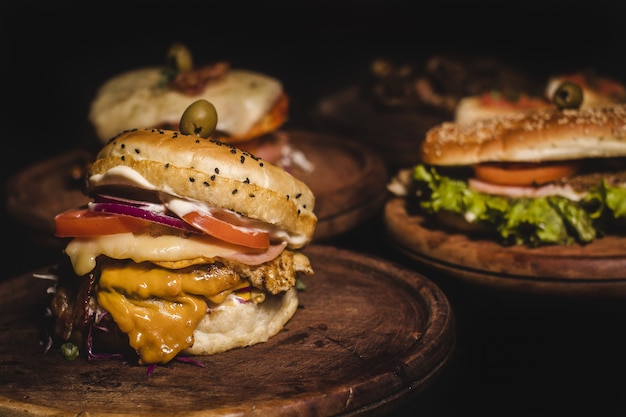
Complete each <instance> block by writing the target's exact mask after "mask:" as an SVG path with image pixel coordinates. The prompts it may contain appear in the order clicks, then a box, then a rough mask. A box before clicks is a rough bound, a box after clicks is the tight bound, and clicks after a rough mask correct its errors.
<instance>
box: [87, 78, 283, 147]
mask: <svg viewBox="0 0 626 417" xmlns="http://www.w3.org/2000/svg"><path fill="white" fill-rule="evenodd" d="M201 70H202V68H201V69H198V70H197V71H201ZM216 71H217V70H216ZM220 71H221V72H223V74H220V76H219V77H218V76H215V77H214V78H212V79H210V80H209V81H208V82H207V83H206V85H204V84H203V85H201V87H202V88H201V89H200V91H195V90H192V91H191V92H190V91H180V90H179V89H176V88H173V87H171V86H170V84H167V83H164V68H163V67H151V68H141V69H136V70H133V71H128V72H125V73H123V74H120V75H118V76H116V77H114V78H112V79H110V80H108V81H107V82H105V83H104V84H103V85H102V86H101V87H100V88H99V90H98V91H97V93H96V97H95V98H94V100H93V101H92V103H91V108H90V111H89V120H90V121H91V123H92V125H93V127H94V129H95V132H96V135H97V136H98V139H99V140H100V141H101V142H102V143H106V142H107V141H108V140H109V139H110V138H111V137H112V136H113V135H116V134H117V133H119V132H121V131H124V130H128V129H135V128H139V129H144V128H168V129H172V130H178V125H179V122H180V117H181V115H182V114H183V112H184V111H185V109H186V108H187V107H188V106H189V105H190V104H191V103H193V102H195V101H197V100H200V99H205V100H207V101H209V102H211V103H212V104H213V105H214V106H215V108H216V110H217V113H218V114H219V119H218V122H217V131H218V132H219V133H220V140H222V141H224V142H229V143H236V142H241V141H247V140H250V139H252V138H255V137H258V136H261V135H263V134H267V133H269V132H273V131H274V130H276V129H278V128H279V127H280V126H281V125H283V124H284V123H285V121H286V120H287V117H288V116H287V110H288V98H287V96H286V94H285V92H284V91H283V86H282V83H280V82H279V81H278V80H277V79H275V78H273V77H270V76H267V75H264V74H260V73H257V72H254V71H247V70H239V69H230V68H229V67H228V66H224V69H221V70H220Z"/></svg>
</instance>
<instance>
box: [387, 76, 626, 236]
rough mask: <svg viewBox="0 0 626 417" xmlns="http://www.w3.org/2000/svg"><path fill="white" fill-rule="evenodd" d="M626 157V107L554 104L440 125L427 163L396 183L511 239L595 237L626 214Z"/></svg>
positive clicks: (420, 204) (457, 219) (425, 208)
mask: <svg viewBox="0 0 626 417" xmlns="http://www.w3.org/2000/svg"><path fill="white" fill-rule="evenodd" d="M566 87H567V88H565V89H564V90H563V91H561V93H562V94H561V100H564V99H565V97H566V96H567V95H566V94H564V93H566V92H568V91H570V90H569V89H570V88H572V85H571V84H568V85H567V86H566ZM573 91H575V89H574V90H573ZM578 92H580V91H579V90H578ZM574 96H575V97H577V102H576V103H575V104H576V105H579V104H580V99H581V97H580V94H574V95H572V96H571V97H574ZM565 101H567V100H565ZM625 158H626V106H624V105H614V106H609V107H602V108H586V109H577V108H569V109H568V108H562V107H557V106H554V107H553V108H548V109H539V110H533V111H529V112H521V113H514V114H511V115H507V116H502V117H496V118H487V119H482V120H478V121H476V122H472V123H467V124H459V123H452V122H446V123H442V124H440V125H437V126H435V127H433V128H432V129H430V130H429V131H428V133H427V135H426V138H425V140H424V142H423V143H422V146H421V163H420V164H418V165H416V166H414V167H413V168H412V169H408V170H403V171H401V172H399V173H398V175H397V176H396V177H395V178H394V179H393V180H392V182H391V183H390V184H389V187H388V188H389V190H390V191H391V192H393V193H394V194H396V195H404V196H406V197H407V198H408V199H409V201H411V204H410V205H411V206H412V207H413V209H416V210H418V211H419V212H421V213H425V214H427V215H431V216H433V218H436V219H437V220H438V222H439V224H441V225H445V226H446V227H451V228H452V229H453V230H456V231H463V232H464V233H481V234H487V235H490V236H491V237H492V238H495V239H498V240H499V241H501V242H502V243H505V244H527V245H531V246H536V245H545V244H557V245H568V244H572V243H574V242H578V243H581V244H585V243H589V242H592V241H593V240H594V239H597V238H600V237H602V236H603V235H605V234H606V233H609V232H611V233H614V231H615V230H616V229H615V226H616V224H617V223H620V222H621V219H622V218H623V217H624V216H626V170H625V167H626V165H625V164H626V159H625Z"/></svg>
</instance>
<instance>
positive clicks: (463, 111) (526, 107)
mask: <svg viewBox="0 0 626 417" xmlns="http://www.w3.org/2000/svg"><path fill="white" fill-rule="evenodd" d="M486 94H487V95H488V96H491V94H492V93H486ZM548 107H551V104H550V103H548V102H546V101H545V100H540V99H533V98H530V97H527V96H524V97H522V98H520V99H519V100H517V101H511V100H505V99H500V100H494V99H487V98H486V95H485V94H483V95H475V96H467V97H463V98H462V99H460V100H459V102H458V104H457V106H456V108H455V111H454V121H455V122H457V123H471V122H473V121H475V120H478V119H486V118H489V117H498V116H504V115H507V114H510V113H514V112H524V111H530V110H536V109H545V108H548Z"/></svg>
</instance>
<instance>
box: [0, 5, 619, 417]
mask: <svg viewBox="0 0 626 417" xmlns="http://www.w3.org/2000/svg"><path fill="white" fill-rule="evenodd" d="M7 3H8V4H7ZM624 12H626V6H624V5H623V3H620V2H607V1H600V2H569V1H568V2H566V1H558V2H548V1H517V2H507V1H478V2H469V1H463V2H461V1H451V0H441V1H433V2H432V3H431V2H426V1H415V2H409V1H407V2H400V1H389V0H387V1H382V0H370V1H312V0H302V1H290V2H286V1H285V2H282V1H256V2H248V1H227V2H223V3H221V2H220V3H217V2H209V1H207V2H192V1H177V2H171V3H157V2H132V4H131V2H118V1H108V2H80V3H78V2H63V1H61V2H33V1H21V2H15V3H13V4H12V3H9V2H3V4H2V6H0V42H1V43H0V47H1V52H2V53H1V55H0V80H1V83H2V84H0V97H1V99H2V107H1V110H0V117H1V119H0V122H1V126H2V137H1V138H0V140H1V141H2V143H3V146H2V160H3V164H2V170H1V178H0V180H1V181H2V184H4V183H5V182H6V180H7V179H8V178H9V177H10V176H12V175H14V174H15V173H17V172H19V171H20V170H21V169H23V168H24V167H25V166H27V165H29V164H32V163H36V162H38V161H42V160H45V159H46V158H49V157H50V156H52V155H55V154H60V153H62V152H64V151H66V150H68V149H73V148H75V147H81V146H85V145H86V144H89V143H92V141H93V140H94V137H93V132H92V131H91V127H90V126H89V123H88V120H87V114H88V110H89V103H90V101H91V99H92V98H93V97H94V95H95V92H96V89H97V88H98V86H99V85H100V84H102V83H103V82H104V81H105V80H107V79H108V78H110V77H112V76H114V75H117V74H119V73H120V72H123V71H125V70H129V69H134V68H136V67H141V66H147V65H160V64H161V63H162V62H163V57H164V53H165V51H166V50H167V47H168V46H169V45H170V44H171V42H173V41H180V42H184V43H186V44H187V45H188V46H189V47H190V49H191V50H192V52H193V54H194V59H195V60H196V62H198V63H202V62H205V63H208V62H211V61H216V60H220V59H227V60H229V61H231V63H232V64H233V66H236V67H241V68H249V69H253V70H257V71H260V72H264V73H268V74H270V75H273V76H275V77H277V78H279V79H281V80H282V81H283V83H284V86H285V90H286V91H287V92H288V93H289V95H290V96H291V103H292V105H291V116H290V120H289V122H288V123H289V125H288V127H297V128H305V129H316V126H315V124H314V123H313V122H312V121H311V119H310V118H309V114H310V110H311V109H312V108H313V107H314V106H315V103H316V101H317V100H319V99H320V98H322V97H324V96H325V95H327V94H329V93H332V92H333V91H336V90H337V89H338V88H341V87H342V86H344V85H346V84H347V83H351V82H354V80H355V77H358V74H359V73H360V72H362V71H363V70H364V69H365V68H366V66H367V64H368V63H369V62H370V60H371V59H373V58H375V57H378V56H381V55H385V56H392V57H398V58H402V59H423V58H425V57H428V56H430V55H431V54H434V53H457V52H464V53H476V54H488V55H494V56H497V57H499V58H501V59H503V60H505V61H507V62H509V63H511V64H513V65H516V66H519V67H521V68H525V69H526V70H527V71H529V72H539V73H551V72H553V71H557V72H567V71H570V70H578V69H581V68H588V67H593V68H595V69H596V70H597V71H598V72H599V73H601V74H605V75H607V76H612V77H615V78H617V79H621V80H622V81H625V80H626V72H625V70H626V44H625V43H624V41H625V40H626V31H625V28H626V19H625V16H626V14H625V13H624ZM4 195H5V194H4V193H3V196H4ZM0 214H2V215H3V218H4V219H5V221H4V222H3V225H4V231H5V233H4V234H3V236H2V237H3V238H4V239H3V240H4V242H5V245H4V248H5V249H4V252H3V255H2V264H3V269H5V274H6V278H8V277H10V276H12V275H13V274H17V273H21V272H24V271H27V270H30V269H31V268H34V267H37V266H42V265H45V264H46V263H47V262H49V261H50V260H51V259H53V258H55V257H56V256H58V255H59V254H57V253H54V254H50V253H47V252H45V251H42V250H41V249H40V248H38V247H37V246H36V245H34V244H32V243H31V242H28V241H24V240H23V239H22V235H21V233H20V227H19V225H16V224H15V222H12V221H11V219H10V218H7V216H6V213H5V212H4V204H3V205H2V212H1V213H0ZM376 221H377V219H374V220H373V221H372V223H371V224H366V225H364V226H363V228H362V229H361V231H358V232H354V233H349V234H347V235H346V236H342V237H341V238H339V239H338V240H337V244H338V245H342V246H345V247H348V248H352V249H354V250H364V251H369V252H371V253H372V254H374V255H378V256H385V257H386V256H389V257H390V258H391V259H392V260H393V261H397V262H404V260H402V259H401V258H399V257H398V258H396V257H395V256H394V254H392V253H389V251H387V250H385V245H384V243H383V242H384V237H383V236H382V235H381V234H380V229H379V224H378V223H377V222H376ZM363 230H365V231H363ZM377 233H378V234H377ZM363 234H367V239H363V236H362V235H363ZM364 242H367V243H364ZM7 246H8V247H7ZM407 266H408V267H415V268H419V267H417V266H414V265H410V263H408V262H407ZM419 271H420V272H423V273H424V274H425V275H426V274H430V273H429V272H428V270H426V269H419ZM427 276H429V277H430V275H427ZM432 279H433V280H435V281H436V282H437V283H438V284H440V285H441V286H442V288H444V290H446V292H447V294H448V295H449V297H450V301H451V303H452V304H453V308H454V309H455V312H456V315H457V319H458V327H459V336H458V349H457V355H456V358H455V360H454V361H453V363H452V364H451V366H450V369H449V370H448V371H447V372H446V373H445V374H444V375H443V377H442V378H441V379H440V380H439V381H437V383H436V384H435V386H433V388H432V389H431V390H430V391H428V392H426V393H425V394H423V395H421V396H420V397H419V398H418V399H416V401H415V402H414V403H412V404H410V405H408V406H407V407H406V408H405V409H403V411H404V412H405V414H406V415H433V416H435V415H437V416H443V415H493V416H496V415H498V416H500V415H507V416H555V415H570V416H571V415H594V416H617V415H625V414H626V382H624V381H625V379H626V361H625V360H624V357H625V352H626V342H624V340H623V339H624V334H626V325H625V324H624V323H626V321H625V320H624V319H625V318H626V307H625V306H623V304H626V303H624V302H622V301H621V300H610V299H609V300H598V299H585V298H582V299H581V298H575V299H570V298H565V299H562V298H559V297H536V296H528V295H519V294H502V293H498V292H495V291H490V290H487V289H482V288H473V287H466V286H463V285H459V284H457V283H456V282H455V281H454V279H447V278H445V277H439V276H437V275H436V274H434V275H432Z"/></svg>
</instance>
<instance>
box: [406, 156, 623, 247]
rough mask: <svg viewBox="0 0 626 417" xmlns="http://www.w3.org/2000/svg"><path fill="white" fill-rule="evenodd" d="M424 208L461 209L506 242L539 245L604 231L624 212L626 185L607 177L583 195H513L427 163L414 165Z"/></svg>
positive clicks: (432, 211) (578, 239)
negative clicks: (484, 189) (492, 191)
mask: <svg viewBox="0 0 626 417" xmlns="http://www.w3.org/2000/svg"><path fill="white" fill-rule="evenodd" d="M413 181H414V185H415V189H416V193H415V197H416V198H417V201H418V205H419V207H420V209H421V210H422V211H423V212H424V213H426V214H436V213H437V212H438V211H440V210H446V211H448V212H451V213H454V214H456V215H460V216H462V217H463V218H465V220H466V221H468V222H469V223H475V224H479V225H480V226H481V228H483V229H484V228H485V227H487V228H488V230H492V231H493V232H494V233H497V235H499V236H500V237H501V238H502V241H503V243H507V244H514V245H524V244H526V245H531V246H539V245H545V244H560V245H570V244H572V243H574V242H578V243H582V244H584V243H589V242H592V241H593V240H595V239H596V238H598V237H599V236H602V235H603V234H604V232H605V229H606V227H608V226H607V225H609V224H610V222H611V221H612V220H615V219H619V218H626V189H625V188H619V187H610V186H608V185H607V184H606V182H602V183H601V184H598V186H596V187H593V188H592V189H590V190H589V192H588V193H587V194H586V196H585V198H584V199H582V200H581V201H573V200H570V199H567V198H565V197H562V196H547V197H540V198H510V197H505V196H494V195H489V194H484V193H480V192H476V191H473V190H471V189H469V187H468V184H467V182H466V181H464V180H460V179H454V178H452V177H447V176H443V175H441V174H439V172H438V171H437V169H435V168H434V167H432V166H426V165H423V164H419V165H416V166H415V167H414V169H413Z"/></svg>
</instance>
